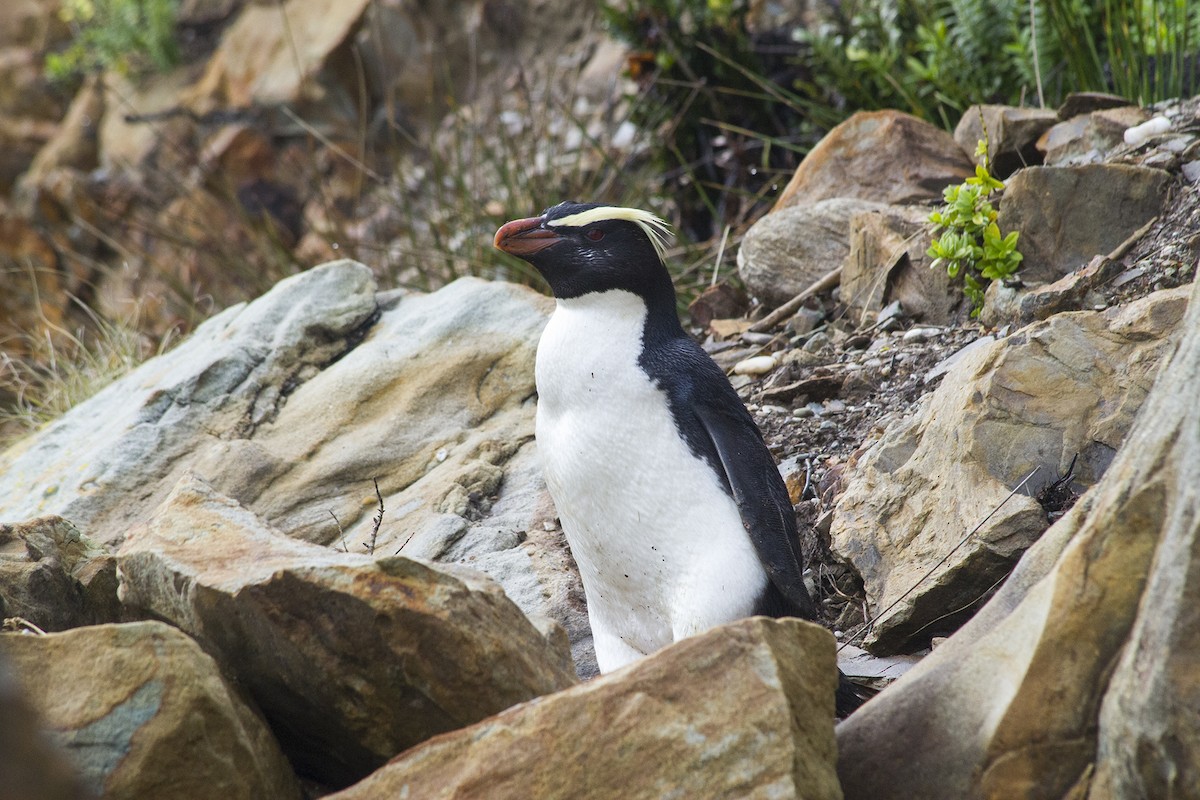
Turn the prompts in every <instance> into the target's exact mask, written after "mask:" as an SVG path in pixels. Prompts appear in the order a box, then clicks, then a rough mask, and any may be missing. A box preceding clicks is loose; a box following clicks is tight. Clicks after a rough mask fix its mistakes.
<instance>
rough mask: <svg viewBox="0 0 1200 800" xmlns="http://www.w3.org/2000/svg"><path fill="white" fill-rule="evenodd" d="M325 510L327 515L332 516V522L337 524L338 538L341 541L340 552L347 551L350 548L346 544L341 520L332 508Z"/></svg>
mask: <svg viewBox="0 0 1200 800" xmlns="http://www.w3.org/2000/svg"><path fill="white" fill-rule="evenodd" d="M326 510H327V511H329V516H331V517H333V524H334V525H337V526H338V538H339V540H340V541H341V543H342V552H343V553H349V552H350V548H349V547H347V546H346V531H345V530H344V529H343V528H342V523H341V520H339V519H338V518H337V514H334V513H333V510H332V509H326Z"/></svg>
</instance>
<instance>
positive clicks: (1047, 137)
mask: <svg viewBox="0 0 1200 800" xmlns="http://www.w3.org/2000/svg"><path fill="white" fill-rule="evenodd" d="M1145 119H1146V112H1144V111H1143V110H1142V109H1140V108H1138V107H1137V106H1130V105H1126V106H1124V107H1121V108H1108V109H1102V110H1099V111H1093V112H1091V113H1090V114H1087V115H1085V116H1079V117H1072V118H1069V119H1066V120H1065V121H1063V122H1060V123H1058V124H1057V125H1054V126H1053V127H1051V128H1050V129H1049V130H1047V131H1046V132H1045V133H1043V134H1042V135H1041V137H1040V138H1039V139H1038V141H1037V149H1038V150H1040V151H1041V152H1042V153H1044V154H1045V158H1044V160H1043V163H1044V164H1045V165H1046V166H1048V167H1065V166H1073V165H1075V166H1077V165H1081V164H1095V163H1098V162H1100V161H1102V160H1103V159H1104V158H1105V157H1106V156H1108V155H1109V154H1110V153H1111V152H1112V151H1113V150H1114V149H1116V148H1117V147H1120V146H1121V145H1122V144H1123V141H1124V137H1125V131H1126V129H1128V128H1129V127H1130V126H1132V125H1137V124H1138V123H1140V122H1142V121H1143V120H1145Z"/></svg>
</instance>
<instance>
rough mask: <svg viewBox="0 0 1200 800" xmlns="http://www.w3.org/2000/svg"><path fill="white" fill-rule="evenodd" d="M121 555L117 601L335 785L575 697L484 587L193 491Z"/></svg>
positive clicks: (557, 653) (174, 496)
mask: <svg viewBox="0 0 1200 800" xmlns="http://www.w3.org/2000/svg"><path fill="white" fill-rule="evenodd" d="M118 557H119V562H120V577H121V596H122V599H123V601H124V602H125V603H126V604H127V605H129V606H131V607H133V608H135V609H141V610H142V611H143V612H145V613H148V614H151V615H153V616H155V617H157V618H160V619H165V620H168V621H170V622H172V623H173V624H175V625H177V626H179V627H180V628H181V629H183V630H184V631H186V632H188V633H190V634H192V635H193V636H195V637H196V638H197V639H198V640H199V641H200V642H201V643H202V644H204V646H205V647H206V649H207V650H208V651H209V652H211V653H213V654H214V655H215V656H216V657H217V659H218V660H219V661H220V662H221V663H222V665H223V666H224V667H225V668H226V669H227V670H229V672H230V674H232V675H234V676H236V677H237V679H238V681H239V683H240V684H241V685H242V686H244V687H246V689H247V690H248V691H249V692H250V694H251V695H252V696H253V697H254V699H255V701H256V702H257V703H258V704H259V706H260V707H261V708H262V709H263V711H264V712H265V713H266V715H267V718H268V719H269V720H270V721H271V723H272V726H273V727H274V728H275V730H276V732H277V734H278V735H279V736H280V739H281V741H282V742H283V744H284V747H285V749H286V750H287V751H288V753H289V755H290V756H291V758H292V760H293V763H296V764H297V766H298V768H299V769H301V770H302V771H303V772H305V773H306V774H309V775H313V776H316V777H318V778H320V779H322V780H324V781H326V782H328V783H331V784H333V785H343V786H344V785H346V784H348V783H350V782H351V781H354V780H357V779H359V778H361V777H363V776H364V775H366V774H367V773H369V772H370V771H371V770H372V769H374V768H376V767H378V766H379V765H381V764H382V763H384V762H385V761H386V760H387V759H388V758H390V757H392V756H394V755H395V754H396V753H398V752H400V751H401V750H403V749H405V748H406V747H411V746H412V745H414V744H416V743H418V742H420V741H422V740H424V739H427V738H429V737H430V736H433V735H435V734H438V733H443V732H445V731H448V730H453V729H454V728H459V727H462V726H463V725H468V724H470V723H472V722H476V721H478V720H480V719H482V718H484V717H486V716H488V715H490V714H494V713H497V712H499V711H501V710H503V709H505V708H507V707H509V706H511V705H513V704H515V703H519V702H521V701H523V700H529V699H531V698H533V697H537V696H539V695H542V694H546V693H549V692H553V691H556V690H558V689H563V688H565V687H567V686H570V685H572V684H573V683H575V675H574V672H573V670H572V669H571V663H570V656H569V654H568V653H567V651H566V648H565V641H560V640H558V639H556V640H555V641H553V642H551V641H548V640H547V639H545V638H543V636H542V635H541V634H540V633H539V632H538V631H537V630H536V629H535V628H534V627H533V625H532V624H530V622H529V620H528V619H526V618H525V616H524V615H523V614H522V613H521V611H520V610H519V609H518V608H517V607H516V606H515V605H513V603H512V602H511V601H510V600H509V599H508V598H507V597H506V596H505V595H504V592H503V591H502V590H501V589H500V587H499V585H497V584H495V583H493V582H492V581H490V580H488V579H487V578H486V576H484V575H483V574H482V573H478V572H475V571H473V570H467V569H463V568H454V567H449V566H446V567H435V566H432V565H430V564H427V563H425V562H421V561H416V560H412V559H408V558H404V557H402V556H388V557H381V558H378V559H375V558H371V557H369V556H367V555H360V554H351V553H345V552H341V551H340V550H334V549H331V548H326V547H321V546H318V545H312V544H308V543H306V542H301V541H297V540H295V539H289V538H287V537H285V536H282V535H280V534H278V533H276V532H274V531H272V530H271V529H270V528H268V527H267V526H266V525H265V524H263V523H262V522H261V521H259V520H258V518H257V517H255V516H254V514H253V513H251V512H249V511H247V510H246V509H245V508H243V507H242V506H240V505H238V504H237V503H236V502H235V501H233V500H230V499H228V498H226V497H222V496H221V495H219V494H217V493H215V492H213V491H212V489H210V488H209V487H208V486H207V485H206V484H204V483H203V482H201V481H199V480H197V479H195V478H192V477H185V478H184V479H183V480H182V481H181V482H180V483H179V485H178V486H177V487H176V488H175V490H174V491H173V492H172V493H171V495H170V496H169V497H168V498H167V499H166V501H165V502H164V503H163V504H162V506H161V507H160V508H159V509H158V511H156V512H155V514H154V515H153V516H152V517H151V518H150V520H149V521H148V522H147V523H145V525H143V526H140V527H139V528H138V529H137V530H135V531H134V532H133V533H132V534H131V535H130V536H129V538H128V539H127V540H126V542H125V544H124V545H123V546H122V548H121V550H120V553H119V556H118Z"/></svg>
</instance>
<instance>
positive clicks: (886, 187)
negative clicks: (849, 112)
mask: <svg viewBox="0 0 1200 800" xmlns="http://www.w3.org/2000/svg"><path fill="white" fill-rule="evenodd" d="M974 150H975V147H974V145H972V146H971V151H972V152H974ZM974 174H975V165H974V164H973V163H972V161H971V159H970V158H969V157H968V156H967V154H966V153H965V152H963V150H962V148H960V147H959V146H958V143H957V142H955V141H954V137H953V136H951V135H950V134H949V133H947V132H946V131H944V130H942V129H941V128H938V127H937V126H936V125H932V124H930V123H928V122H926V121H925V120H922V119H918V118H916V117H914V116H912V115H911V114H905V113H904V112H902V111H893V110H890V109H889V110H884V111H859V112H857V113H856V114H854V115H853V116H851V117H850V119H848V120H846V121H845V122H843V123H842V124H840V125H838V126H837V127H836V128H834V129H833V130H831V131H830V132H829V133H827V134H826V135H825V138H823V139H821V141H820V142H818V143H817V146H816V147H814V148H813V149H812V150H811V151H810V152H809V154H808V155H806V156H805V157H804V160H803V161H802V162H800V166H799V167H797V168H796V172H795V173H794V174H793V175H792V179H791V180H790V181H789V182H788V185H787V186H786V187H785V188H784V190H783V191H782V192H781V193H780V195H779V199H778V200H777V201H776V202H775V208H774V211H779V210H781V209H784V208H789V207H791V206H797V205H810V204H812V203H817V202H820V201H821V200H828V199H830V198H832V197H855V198H858V199H860V200H871V201H874V202H879V203H920V202H924V201H926V200H938V199H940V198H941V196H942V189H944V188H946V187H947V186H949V185H950V184H952V183H962V182H963V181H964V180H965V179H967V178H969V177H971V176H972V175H974Z"/></svg>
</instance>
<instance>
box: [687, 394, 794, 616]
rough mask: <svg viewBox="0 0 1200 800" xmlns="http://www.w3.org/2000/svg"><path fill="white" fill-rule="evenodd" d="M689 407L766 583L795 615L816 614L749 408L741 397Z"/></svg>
mask: <svg viewBox="0 0 1200 800" xmlns="http://www.w3.org/2000/svg"><path fill="white" fill-rule="evenodd" d="M731 393H732V392H731ZM735 399H736V396H735ZM691 407H692V410H693V412H694V413H695V415H696V418H697V420H698V421H699V423H700V425H701V427H702V428H703V430H704V431H705V433H706V434H707V435H708V438H709V439H710V440H711V442H712V445H713V448H714V449H715V450H716V452H717V457H718V459H719V461H720V465H721V469H722V471H723V472H724V478H725V482H726V484H727V485H728V486H729V489H730V492H731V493H732V495H733V501H734V503H736V504H737V507H738V513H739V514H740V515H741V518H742V525H743V527H745V529H746V533H747V535H749V537H750V541H751V542H753V544H754V549H755V551H756V552H757V553H758V559H759V561H761V562H762V565H763V569H765V570H766V572H767V576H768V577H769V578H770V579H771V583H772V584H774V585H775V588H777V589H778V590H779V592H780V593H781V594H782V595H783V597H784V599H785V600H786V601H787V602H788V604H789V605H791V606H793V607H794V611H793V613H794V614H795V615H796V616H799V617H804V618H805V619H811V620H815V619H817V610H816V606H815V604H814V603H813V601H812V597H811V596H810V595H809V593H808V589H807V588H805V586H804V570H803V559H802V557H801V555H800V538H799V535H798V534H797V531H796V512H795V509H794V508H793V507H792V502H791V498H789V497H788V492H787V486H786V485H785V484H784V482H783V478H782V477H781V476H780V474H779V468H778V467H777V466H776V465H775V459H774V457H773V456H772V455H771V451H770V450H768V449H767V445H766V443H765V442H764V441H763V438H762V433H760V432H759V430H758V426H756V425H755V424H754V420H753V418H752V417H751V416H750V412H748V411H746V409H745V407H744V406H742V405H741V403H740V401H739V402H737V403H736V405H730V404H728V403H725V404H722V405H717V404H715V403H712V402H704V401H703V400H699V401H698V402H694V403H693V404H692V406H691ZM731 409H733V410H731Z"/></svg>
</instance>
